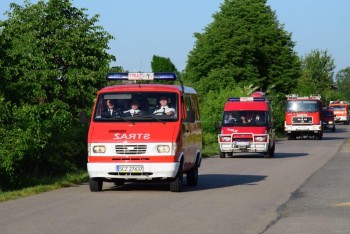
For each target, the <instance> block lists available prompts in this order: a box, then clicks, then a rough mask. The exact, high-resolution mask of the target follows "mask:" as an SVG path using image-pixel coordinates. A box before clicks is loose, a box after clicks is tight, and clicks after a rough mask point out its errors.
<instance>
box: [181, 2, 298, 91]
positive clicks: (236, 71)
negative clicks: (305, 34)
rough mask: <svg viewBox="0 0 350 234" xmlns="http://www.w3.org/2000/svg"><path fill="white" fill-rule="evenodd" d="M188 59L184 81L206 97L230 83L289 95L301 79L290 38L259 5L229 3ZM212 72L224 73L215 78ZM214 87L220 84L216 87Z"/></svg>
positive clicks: (224, 6)
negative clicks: (199, 89) (203, 88)
mask: <svg viewBox="0 0 350 234" xmlns="http://www.w3.org/2000/svg"><path fill="white" fill-rule="evenodd" d="M213 18H214V22H212V23H211V24H210V25H208V26H207V27H206V28H205V32H204V33H202V34H201V33H196V34H195V37H196V39H197V40H196V43H195V47H194V48H193V50H192V51H191V52H190V54H189V56H188V63H187V66H186V69H185V74H184V76H185V79H186V80H188V81H189V82H191V83H193V84H195V85H197V83H198V86H204V85H206V84H207V83H208V79H216V80H212V81H211V83H212V84H214V85H211V86H210V87H209V85H207V86H208V87H206V89H205V90H202V93H207V92H208V91H209V90H210V89H220V88H219V87H217V86H222V85H227V84H230V83H231V82H232V83H240V82H243V83H244V84H253V85H254V86H258V87H260V88H261V90H263V91H265V90H266V89H267V87H269V86H271V85H272V84H273V85H274V89H275V91H276V92H285V93H287V92H289V91H290V90H291V89H292V88H293V87H294V86H295V84H296V81H297V79H298V77H299V69H300V61H299V58H298V56H297V55H296V53H295V52H294V51H293V47H294V43H293V42H292V41H291V36H290V34H289V33H287V32H285V31H284V29H283V26H281V25H279V23H278V21H277V19H276V16H275V14H274V12H272V11H271V9H270V7H268V6H266V1H261V0H236V1H230V0H225V1H224V3H223V4H222V5H221V11H220V12H218V13H216V14H214V16H213ZM213 71H217V72H218V71H225V73H224V74H223V75H222V76H224V75H225V76H226V77H225V78H224V80H223V79H222V76H218V75H216V76H212V73H213ZM215 84H216V85H215Z"/></svg>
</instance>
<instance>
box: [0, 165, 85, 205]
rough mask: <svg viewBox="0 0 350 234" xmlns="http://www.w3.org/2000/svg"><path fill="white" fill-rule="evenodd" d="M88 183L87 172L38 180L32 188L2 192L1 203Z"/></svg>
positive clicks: (0, 193) (0, 194) (0, 192)
mask: <svg viewBox="0 0 350 234" xmlns="http://www.w3.org/2000/svg"><path fill="white" fill-rule="evenodd" d="M86 181H88V174H87V172H86V171H77V172H74V173H67V174H66V175H64V176H62V177H58V178H44V179H40V180H37V181H36V184H37V185H35V186H32V187H27V188H23V189H20V190H15V191H5V192H3V191H0V202H3V201H8V200H14V199H18V198H23V197H28V196H31V195H35V194H39V193H43V192H47V191H50V190H54V189H58V188H64V187H69V186H72V185H76V184H81V183H83V182H86Z"/></svg>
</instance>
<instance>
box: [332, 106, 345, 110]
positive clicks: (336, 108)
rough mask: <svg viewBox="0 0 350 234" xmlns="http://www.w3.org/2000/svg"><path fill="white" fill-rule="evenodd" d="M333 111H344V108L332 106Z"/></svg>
mask: <svg viewBox="0 0 350 234" xmlns="http://www.w3.org/2000/svg"><path fill="white" fill-rule="evenodd" d="M332 108H333V110H335V111H344V110H345V106H332Z"/></svg>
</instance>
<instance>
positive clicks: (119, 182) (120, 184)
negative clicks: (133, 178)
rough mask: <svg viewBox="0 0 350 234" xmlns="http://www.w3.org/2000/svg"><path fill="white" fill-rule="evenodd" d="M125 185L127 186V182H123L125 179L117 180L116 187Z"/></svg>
mask: <svg viewBox="0 0 350 234" xmlns="http://www.w3.org/2000/svg"><path fill="white" fill-rule="evenodd" d="M124 184H125V180H123V179H117V180H115V181H114V185H115V186H122V185H124Z"/></svg>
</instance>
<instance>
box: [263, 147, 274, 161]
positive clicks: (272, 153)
mask: <svg viewBox="0 0 350 234" xmlns="http://www.w3.org/2000/svg"><path fill="white" fill-rule="evenodd" d="M274 156H275V143H274V144H273V146H272V148H269V149H268V151H267V152H266V153H265V154H264V158H272V157H274Z"/></svg>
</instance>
